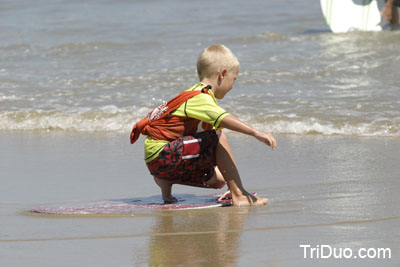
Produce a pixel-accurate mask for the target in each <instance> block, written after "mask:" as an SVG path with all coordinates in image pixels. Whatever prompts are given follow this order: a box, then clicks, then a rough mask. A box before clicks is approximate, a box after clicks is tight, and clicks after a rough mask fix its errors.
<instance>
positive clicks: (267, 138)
mask: <svg viewBox="0 0 400 267" xmlns="http://www.w3.org/2000/svg"><path fill="white" fill-rule="evenodd" d="M220 126H221V127H223V128H226V129H229V130H232V131H235V132H239V133H243V134H247V135H250V136H253V137H255V138H257V140H259V141H261V142H263V143H264V144H267V145H268V146H270V147H271V148H272V149H274V150H275V149H276V147H277V144H276V140H275V138H274V136H273V135H272V134H271V133H269V132H263V131H259V130H257V129H254V128H252V127H251V126H249V125H247V124H246V123H244V122H242V121H241V120H239V119H238V118H236V117H235V116H233V115H228V116H226V117H225V118H223V119H222V121H221V123H220Z"/></svg>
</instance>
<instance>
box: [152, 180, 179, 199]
mask: <svg viewBox="0 0 400 267" xmlns="http://www.w3.org/2000/svg"><path fill="white" fill-rule="evenodd" d="M153 177H154V181H155V182H156V184H157V185H158V186H159V187H160V189H161V194H162V198H163V200H164V204H170V203H175V202H177V201H178V200H177V199H176V198H175V197H173V196H172V194H171V191H172V185H173V183H172V182H169V181H166V180H163V179H159V178H157V177H155V176H153Z"/></svg>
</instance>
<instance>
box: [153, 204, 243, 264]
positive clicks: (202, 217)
mask: <svg viewBox="0 0 400 267" xmlns="http://www.w3.org/2000/svg"><path fill="white" fill-rule="evenodd" d="M246 214H247V210H241V209H238V208H233V207H228V208H215V209H214V208H213V209H210V210H198V211H190V212H189V211H188V212H186V211H179V212H173V213H172V212H170V213H168V212H165V216H160V217H157V219H156V224H155V226H154V232H155V233H157V234H158V235H155V236H153V237H152V238H151V239H150V244H149V265H150V266H210V265H212V266H235V265H236V261H237V257H238V254H239V253H238V250H239V238H240V235H241V229H242V227H243V222H244V219H245V217H246ZM162 233H165V235H162Z"/></svg>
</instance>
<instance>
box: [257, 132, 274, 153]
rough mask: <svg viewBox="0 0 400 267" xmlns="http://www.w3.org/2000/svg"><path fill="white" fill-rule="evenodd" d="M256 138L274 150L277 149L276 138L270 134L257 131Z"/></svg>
mask: <svg viewBox="0 0 400 267" xmlns="http://www.w3.org/2000/svg"><path fill="white" fill-rule="evenodd" d="M255 138H257V140H258V141H260V142H263V143H264V144H267V145H268V146H270V147H271V148H272V149H273V150H275V149H276V147H277V144H276V140H275V137H274V136H273V135H272V134H271V133H269V132H262V131H257V132H256V134H255Z"/></svg>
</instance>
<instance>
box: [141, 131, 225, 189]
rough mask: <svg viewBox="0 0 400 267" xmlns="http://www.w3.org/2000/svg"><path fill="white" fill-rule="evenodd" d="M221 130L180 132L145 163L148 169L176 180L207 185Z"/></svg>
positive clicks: (165, 178) (196, 184)
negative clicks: (191, 133) (188, 133)
mask: <svg viewBox="0 0 400 267" xmlns="http://www.w3.org/2000/svg"><path fill="white" fill-rule="evenodd" d="M220 136H221V131H215V130H213V131H206V132H200V133H196V134H193V135H188V136H183V137H180V138H178V139H176V140H174V141H171V142H169V143H168V144H166V145H165V146H164V149H163V150H162V151H161V153H160V154H159V155H158V157H157V158H155V159H154V160H152V161H150V162H149V163H147V167H148V168H149V171H150V173H151V174H152V175H153V176H155V177H157V178H159V179H164V180H168V181H172V182H174V183H176V184H184V185H192V186H200V187H207V185H206V184H205V182H206V181H208V180H209V179H210V178H211V177H212V176H213V175H214V172H215V170H214V167H215V166H216V165H217V164H216V156H215V154H216V151H217V145H218V142H219V137H220Z"/></svg>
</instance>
